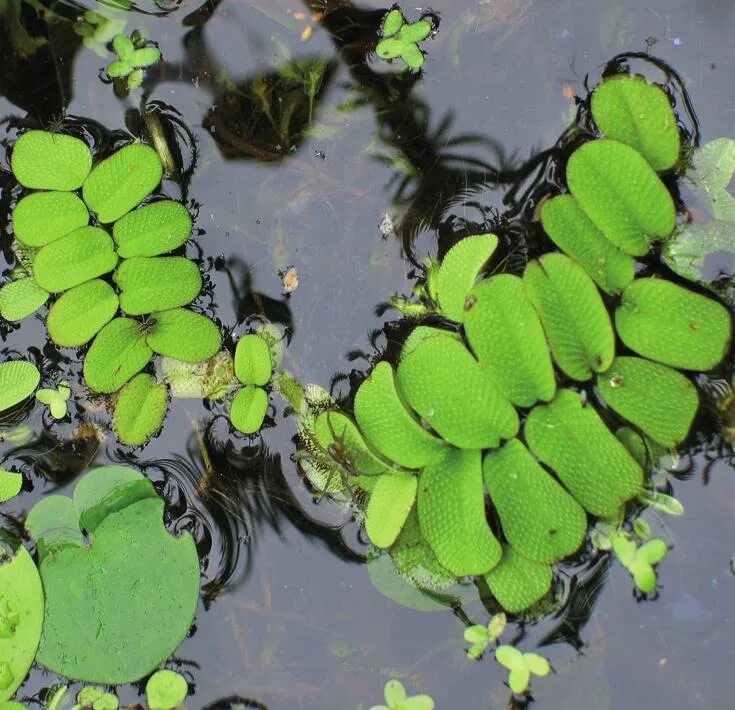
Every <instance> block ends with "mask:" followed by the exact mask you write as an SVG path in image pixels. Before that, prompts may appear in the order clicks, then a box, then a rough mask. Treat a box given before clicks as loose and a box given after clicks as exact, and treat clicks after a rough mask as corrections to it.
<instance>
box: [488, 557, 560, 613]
mask: <svg viewBox="0 0 735 710" xmlns="http://www.w3.org/2000/svg"><path fill="white" fill-rule="evenodd" d="M552 580H553V572H552V570H551V565H549V564H547V563H545V562H535V561H533V560H529V559H527V558H525V557H523V555H520V554H519V553H518V552H516V551H515V550H514V549H513V547H511V546H509V545H504V546H503V557H502V558H501V560H500V563H499V564H498V566H497V567H495V569H493V570H491V571H490V572H489V573H488V574H486V575H485V581H486V582H487V586H488V587H489V589H490V592H491V593H492V595H493V596H494V597H495V598H496V599H497V600H498V603H499V604H500V606H502V607H503V609H505V610H506V611H507V612H510V613H511V614H517V613H518V612H521V611H525V610H526V609H528V607H530V606H533V605H534V604H535V603H536V602H537V601H538V600H539V599H542V598H543V597H545V596H546V595H547V594H548V593H549V590H550V589H551V582H552Z"/></svg>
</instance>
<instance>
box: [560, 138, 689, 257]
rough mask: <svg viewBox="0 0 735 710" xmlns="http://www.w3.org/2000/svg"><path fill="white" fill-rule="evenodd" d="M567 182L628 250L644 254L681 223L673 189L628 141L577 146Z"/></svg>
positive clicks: (605, 231) (614, 240) (607, 231)
mask: <svg viewBox="0 0 735 710" xmlns="http://www.w3.org/2000/svg"><path fill="white" fill-rule="evenodd" d="M567 184H568V186H569V190H570V191H571V193H572V195H573V196H574V198H575V199H576V200H577V202H578V203H579V206H580V207H581V208H582V210H584V212H585V213H586V214H587V216H588V217H589V218H590V220H591V221H592V222H593V223H594V224H595V226H596V227H597V228H598V229H599V230H600V231H602V233H603V234H604V235H605V236H606V237H607V238H608V239H609V240H610V241H611V242H612V243H613V244H614V245H615V246H617V247H619V248H620V249H622V250H623V251H624V252H625V253H626V254H631V255H632V256H643V255H644V254H646V253H647V252H648V250H649V248H650V245H651V241H652V240H653V239H656V238H657V237H667V236H668V235H669V234H671V232H672V231H673V229H674V225H675V224H676V210H675V208H674V201H673V200H672V199H671V195H670V194H669V191H668V190H667V189H666V187H665V185H664V184H663V183H662V182H661V180H660V179H659V177H658V175H656V173H655V172H654V171H653V168H652V167H651V166H650V165H649V164H648V163H647V162H646V159H645V158H644V157H643V156H642V155H641V154H640V153H638V152H637V151H636V150H634V149H633V148H631V147H630V146H627V145H625V144H624V143H618V142H617V141H612V140H595V141H590V142H589V143H585V144H584V145H583V146H581V147H579V148H577V150H575V151H574V153H572V156H571V157H570V158H569V163H568V164H567Z"/></svg>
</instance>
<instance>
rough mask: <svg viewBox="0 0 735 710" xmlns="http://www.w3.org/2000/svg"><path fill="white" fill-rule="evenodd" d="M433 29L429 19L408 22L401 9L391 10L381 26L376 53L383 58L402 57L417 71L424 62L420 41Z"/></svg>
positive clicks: (408, 66) (408, 65) (407, 65)
mask: <svg viewBox="0 0 735 710" xmlns="http://www.w3.org/2000/svg"><path fill="white" fill-rule="evenodd" d="M431 30H432V25H431V22H429V21H428V20H417V21H416V22H411V23H407V22H406V20H405V18H404V17H403V13H402V12H401V11H400V10H391V11H390V12H389V13H388V14H387V15H386V16H385V19H384V20H383V26H382V27H381V28H380V36H381V37H382V39H381V40H380V42H378V45H377V47H376V48H375V53H376V54H377V55H378V56H379V57H380V58H381V59H388V60H391V59H396V58H398V57H400V58H401V59H402V60H403V61H404V62H405V64H406V67H407V68H408V69H411V70H412V71H417V70H418V69H420V68H421V67H422V66H423V64H424V53H423V52H422V51H421V49H420V48H419V44H418V43H419V42H421V41H423V40H425V39H426V38H427V37H428V36H429V35H430V34H431Z"/></svg>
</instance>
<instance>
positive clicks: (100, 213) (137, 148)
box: [82, 143, 163, 224]
mask: <svg viewBox="0 0 735 710" xmlns="http://www.w3.org/2000/svg"><path fill="white" fill-rule="evenodd" d="M162 176H163V167H162V165H161V161H160V159H159V157H158V153H156V151H155V150H153V148H151V147H150V146H147V145H144V144H142V143H133V144H131V145H127V146H125V147H124V148H121V149H120V150H118V151H117V152H115V153H113V154H112V155H111V156H110V157H109V158H106V159H105V160H103V161H102V162H101V163H98V164H97V165H95V167H94V170H92V172H91V173H90V174H89V177H87V179H86V180H85V181H84V187H83V189H82V195H83V197H84V201H85V202H86V203H87V206H88V207H89V209H90V210H92V211H93V212H95V213H96V214H97V219H98V220H99V221H100V222H102V223H103V224H105V223H107V222H114V221H115V220H116V219H119V218H120V217H122V216H123V215H124V214H126V213H127V212H129V211H130V210H131V209H133V207H135V206H136V205H137V204H138V203H139V202H141V201H142V200H143V199H144V198H145V197H147V196H148V195H149V194H150V193H151V192H153V190H154V189H155V188H156V186H157V185H158V183H159V182H161V177H162Z"/></svg>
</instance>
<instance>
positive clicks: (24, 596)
mask: <svg viewBox="0 0 735 710" xmlns="http://www.w3.org/2000/svg"><path fill="white" fill-rule="evenodd" d="M43 605H44V602H43V589H42V587H41V579H40V577H39V576H38V570H37V569H36V564H35V562H34V561H33V558H32V557H31V556H30V555H29V554H28V551H27V550H26V549H25V548H24V547H19V548H18V551H17V552H16V553H15V555H13V556H12V557H11V558H10V559H9V560H8V559H0V705H2V706H4V705H5V702H4V701H6V700H10V698H12V697H13V695H15V691H16V690H17V689H18V687H19V686H20V685H21V683H22V682H23V681H24V680H25V677H26V674H27V673H28V669H29V668H30V667H31V663H33V659H34V658H35V656H36V649H37V648H38V643H39V640H40V638H41V625H42V623H43Z"/></svg>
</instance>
